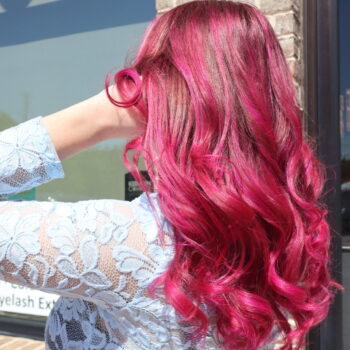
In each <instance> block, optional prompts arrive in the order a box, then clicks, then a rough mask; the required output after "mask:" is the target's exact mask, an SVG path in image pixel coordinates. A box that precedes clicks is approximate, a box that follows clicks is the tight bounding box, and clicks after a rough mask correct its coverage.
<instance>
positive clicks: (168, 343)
mask: <svg viewBox="0 0 350 350" xmlns="http://www.w3.org/2000/svg"><path fill="white" fill-rule="evenodd" d="M63 176H64V172H63V169H62V166H61V163H60V161H59V158H58V156H57V153H56V151H55V148H54V146H53V144H52V141H51V139H50V137H49V135H48V133H47V131H46V129H45V128H44V126H43V124H42V122H41V117H38V118H35V119H32V120H29V121H27V122H25V123H22V124H20V125H18V126H17V127H14V128H11V129H8V130H5V131H3V132H1V133H0V195H8V194H13V193H18V192H20V191H23V190H27V189H30V188H32V187H34V186H38V185H40V184H42V183H44V182H47V181H51V180H53V179H55V178H60V177H63ZM151 202H152V203H151ZM151 204H152V205H151ZM152 206H153V207H154V209H155V212H153V211H152ZM155 215H156V216H158V222H159V223H160V225H161V226H162V229H163V232H164V233H165V235H164V239H165V242H164V243H165V244H164V245H162V243H161V241H160V238H159V237H158V234H157V233H158V226H157V220H156V217H155ZM172 242H173V238H172V230H171V226H170V225H169V223H168V222H167V220H166V219H165V218H164V217H163V215H162V213H161V211H160V208H159V206H158V202H157V194H151V195H150V197H149V198H147V196H146V195H145V194H143V195H141V196H140V197H139V198H137V199H135V200H134V201H132V202H126V201H119V200H89V201H81V202H76V203H62V202H38V201H30V202H15V201H2V202H0V278H1V279H3V280H6V281H9V282H12V283H17V284H22V285H25V286H28V287H31V288H36V289H40V290H42V291H45V292H49V293H56V294H59V295H61V297H60V298H59V299H58V300H57V302H56V304H55V306H54V308H53V309H52V310H51V313H50V316H49V317H48V320H47V323H46V330H45V341H46V349H49V350H63V349H65V350H66V349H68V350H77V349H81V350H83V349H84V350H88V349H89V350H90V349H106V350H112V349H113V350H119V349H126V350H130V349H140V350H152V349H157V350H158V349H162V350H166V349H169V350H170V349H181V350H186V349H188V350H190V349H197V347H196V346H195V345H194V344H191V342H190V341H188V339H189V334H190V333H191V327H185V326H184V325H183V324H182V323H180V322H179V319H178V317H177V315H176V313H175V311H174V308H173V307H172V306H171V305H169V304H168V303H166V301H165V299H164V296H163V294H162V292H161V290H159V291H157V297H156V298H150V297H149V296H148V294H147V292H146V288H147V286H148V285H149V284H150V283H151V282H152V281H153V280H154V279H155V278H156V277H157V276H159V275H160V274H161V273H162V272H163V271H164V270H165V269H166V268H167V266H168V264H169V261H171V259H172V257H173V254H174V248H173V246H172ZM205 349H207V350H214V349H215V350H217V349H220V346H219V345H218V342H217V340H216V339H215V337H214V332H213V329H212V328H210V329H209V332H208V336H207V341H206V347H205Z"/></svg>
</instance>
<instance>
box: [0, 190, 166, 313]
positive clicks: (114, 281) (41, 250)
mask: <svg viewBox="0 0 350 350" xmlns="http://www.w3.org/2000/svg"><path fill="white" fill-rule="evenodd" d="M147 203H148V202H147V198H146V197H145V196H142V197H141V198H138V199H137V200H135V201H134V202H125V201H117V200H92V201H82V202H77V203H60V202H36V201H31V202H9V201H4V202H0V271H1V276H0V277H2V279H4V280H7V281H10V282H13V283H19V284H23V285H26V286H28V287H31V288H37V289H41V290H43V291H46V292H54V293H58V294H61V295H65V296H74V297H80V298H83V299H85V300H88V301H92V302H94V303H95V304H97V305H100V306H102V305H103V306H108V305H109V306H113V307H116V306H118V307H123V306H125V305H126V304H127V303H128V302H130V301H132V300H133V299H134V298H135V297H137V296H140V293H141V294H142V292H143V291H144V289H145V287H146V286H147V285H148V284H149V283H150V282H151V281H152V280H153V279H154V278H155V277H156V276H157V275H158V274H160V273H161V272H162V271H163V270H164V268H165V264H166V262H167V261H168V260H169V259H168V257H169V256H170V255H169V254H170V251H169V250H167V249H163V248H161V244H160V242H159V241H158V237H157V231H158V230H157V227H156V221H155V220H154V219H153V217H152V215H151V213H150V212H149V211H148V210H146V209H145V205H146V206H147ZM163 222H164V220H163Z"/></svg>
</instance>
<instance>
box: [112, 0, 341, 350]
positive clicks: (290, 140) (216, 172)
mask: <svg viewBox="0 0 350 350" xmlns="http://www.w3.org/2000/svg"><path fill="white" fill-rule="evenodd" d="M139 76H142V80H141V79H140V78H139ZM115 82H116V83H117V84H118V87H119V89H120V91H121V96H122V98H123V102H118V101H115V100H113V99H112V97H111V100H112V102H113V103H115V104H117V105H121V106H123V107H128V106H131V105H135V106H137V107H138V108H139V109H140V110H141V111H142V114H143V116H144V125H145V132H144V133H143V134H142V135H141V136H139V137H137V138H136V139H134V140H132V141H131V142H129V143H128V144H127V146H126V148H125V157H124V158H125V162H126V164H127V166H128V167H129V168H130V170H131V171H132V173H133V174H134V175H135V177H136V178H137V179H138V181H139V182H140V184H141V186H143V187H145V183H144V182H143V180H142V177H141V176H140V173H139V171H138V170H137V165H138V160H139V158H140V156H141V155H143V157H144V159H145V162H146V165H147V167H148V171H149V173H150V177H151V179H152V180H153V182H155V183H156V187H157V192H158V198H159V203H160V207H161V209H162V212H163V214H164V215H165V217H166V218H167V219H168V221H169V222H170V223H171V225H172V227H173V231H174V239H175V256H174V259H173V261H172V262H171V264H170V266H169V268H168V269H167V270H166V271H165V272H164V274H163V275H162V276H160V277H159V278H158V279H157V280H155V281H154V283H153V284H152V285H151V286H150V289H149V291H150V293H152V291H154V288H155V286H157V285H162V286H163V287H164V293H165V296H166V300H167V301H168V302H169V303H170V304H171V305H172V306H173V307H174V308H175V310H176V311H177V313H178V314H179V315H181V316H182V317H183V320H184V321H186V322H189V323H190V324H192V325H193V326H195V330H196V331H195V332H194V335H193V340H196V341H198V340H200V339H203V338H205V335H206V333H207V328H208V324H209V320H208V315H207V313H206V312H205V309H204V308H203V307H202V305H206V306H208V307H210V309H212V310H214V311H215V315H216V317H215V322H216V332H217V336H218V338H219V339H220V341H221V343H222V346H223V347H224V348H225V349H249V350H251V349H257V348H259V346H261V345H262V344H264V343H266V342H267V341H268V340H269V336H270V334H271V331H272V329H273V327H277V328H278V330H279V331H280V334H282V335H283V336H282V342H281V347H280V348H281V349H300V348H301V347H302V346H303V345H304V343H305V335H306V334H307V332H308V331H309V330H310V328H311V327H313V326H315V325H317V324H318V323H319V322H321V321H322V320H323V319H324V318H325V317H326V315H327V313H328V311H329V306H330V304H331V302H332V299H333V297H334V294H335V292H336V291H337V289H341V286H340V285H339V284H337V283H336V282H335V281H332V278H331V276H330V272H329V262H330V257H329V244H330V229H329V225H328V223H327V220H326V215H327V209H326V207H325V205H324V204H322V202H321V200H320V198H321V195H322V193H323V186H324V183H325V166H324V165H323V164H322V163H321V162H320V161H319V160H318V159H317V157H316V155H315V150H314V149H315V143H314V140H313V139H311V138H310V137H307V136H306V135H304V134H303V128H302V118H301V112H300V108H299V107H298V103H297V100H296V93H295V87H294V84H293V79H292V76H291V73H290V70H289V67H288V65H287V62H286V60H285V57H284V55H283V52H282V49H281V47H280V45H279V42H278V40H277V38H276V36H275V33H274V31H273V29H272V27H271V26H270V24H269V23H268V21H267V19H266V18H265V17H264V15H263V14H262V13H261V12H260V11H259V10H257V9H256V8H255V7H253V6H251V5H248V4H244V3H239V2H232V1H193V2H189V3H186V4H183V5H181V6H178V7H176V8H174V9H172V10H170V11H168V12H167V13H165V14H163V15H162V16H160V17H158V18H156V19H155V20H154V21H153V22H152V23H151V25H150V27H149V28H148V30H147V32H146V34H145V38H144V40H143V42H142V44H141V47H140V49H139V52H138V54H137V57H136V59H135V61H134V63H133V64H132V66H131V67H129V68H127V69H125V70H122V71H121V72H119V73H118V74H117V75H116V76H115ZM107 91H108V90H107ZM130 150H132V151H133V160H132V161H131V162H130V161H129V160H128V157H127V152H128V151H130ZM145 190H146V191H149V189H147V188H145ZM289 317H290V318H291V319H292V320H293V323H291V322H289V321H288V318H289Z"/></svg>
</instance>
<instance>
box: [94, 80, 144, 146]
mask: <svg viewBox="0 0 350 350" xmlns="http://www.w3.org/2000/svg"><path fill="white" fill-rule="evenodd" d="M114 87H115V86H113V87H110V89H113V90H110V93H111V95H112V97H113V98H114V99H115V100H117V101H118V100H119V101H120V100H121V98H120V96H119V94H118V91H117V89H116V88H114ZM92 99H93V100H94V103H95V106H96V111H95V118H96V119H97V122H98V123H99V127H98V128H99V131H100V137H101V138H102V139H103V140H109V139H132V138H134V137H136V136H138V135H139V134H140V133H141V132H142V131H141V129H142V128H141V122H140V120H139V118H140V112H139V111H138V109H137V108H136V107H134V106H132V107H129V108H124V107H118V106H116V105H114V104H113V103H112V102H111V101H110V100H109V99H108V97H107V94H106V92H105V91H104V90H103V91H101V92H100V93H99V94H97V95H95V96H94V97H92Z"/></svg>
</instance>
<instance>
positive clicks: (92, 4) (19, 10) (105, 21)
mask: <svg viewBox="0 0 350 350" xmlns="http://www.w3.org/2000/svg"><path fill="white" fill-rule="evenodd" d="M33 4H35V5H36V6H31V5H33ZM0 5H1V6H2V8H3V9H4V10H5V11H4V12H2V13H0V47H1V46H10V45H17V44H22V43H26V42H30V41H36V40H42V39H48V38H54V37H59V36H64V35H69V34H75V33H82V32H87V31H92V30H98V29H105V28H111V27H116V26H123V25H130V24H135V23H142V22H148V21H150V20H151V19H152V18H153V17H155V15H156V10H155V0H142V1H140V0H127V1H120V0H0Z"/></svg>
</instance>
